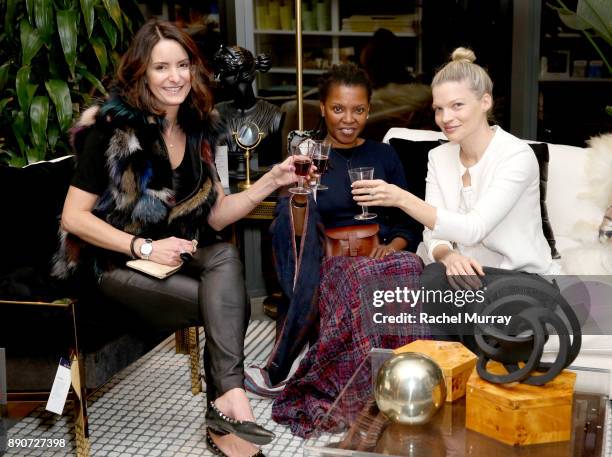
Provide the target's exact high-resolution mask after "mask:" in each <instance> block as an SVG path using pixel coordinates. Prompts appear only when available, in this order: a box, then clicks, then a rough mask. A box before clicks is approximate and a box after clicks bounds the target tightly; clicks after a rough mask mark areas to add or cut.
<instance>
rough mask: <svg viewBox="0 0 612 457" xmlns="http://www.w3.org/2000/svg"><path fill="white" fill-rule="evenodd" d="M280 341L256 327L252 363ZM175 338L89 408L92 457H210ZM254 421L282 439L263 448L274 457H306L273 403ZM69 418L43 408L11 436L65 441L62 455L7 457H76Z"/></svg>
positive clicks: (48, 451) (44, 452) (270, 329)
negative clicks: (272, 415)
mask: <svg viewBox="0 0 612 457" xmlns="http://www.w3.org/2000/svg"><path fill="white" fill-rule="evenodd" d="M273 338H274V323H273V322H272V321H253V322H252V323H251V325H250V326H249V330H248V333H247V344H246V357H247V363H249V362H250V361H258V360H265V359H266V357H267V355H268V353H269V351H270V349H271V347H272V342H273ZM173 344H174V337H171V338H169V339H168V340H167V341H166V342H164V343H162V344H161V345H160V346H158V347H157V348H156V349H155V350H153V351H152V352H151V353H149V354H148V355H146V356H145V357H143V358H141V359H140V360H139V361H138V362H136V363H134V364H132V365H131V366H130V367H128V368H127V369H125V370H123V371H122V372H120V373H119V374H117V375H116V376H115V377H114V378H113V379H112V381H111V382H110V383H109V384H107V385H106V386H104V388H103V389H102V390H101V391H100V392H98V393H96V394H95V395H94V398H93V399H92V402H91V403H90V406H89V424H90V433H91V454H92V456H94V457H98V456H109V457H123V456H164V457H165V456H179V457H191V456H194V457H195V456H208V455H212V454H211V453H210V452H209V451H207V450H206V444H205V441H204V407H205V398H206V397H205V395H204V394H200V395H197V396H193V395H192V394H191V390H190V385H191V384H190V378H189V364H188V358H187V356H186V355H181V354H176V353H175V351H174V346H173ZM252 406H253V409H254V413H255V417H257V418H259V420H260V421H261V422H266V421H267V423H268V426H269V427H270V428H272V429H273V430H274V432H275V433H276V435H277V439H276V440H275V441H274V442H273V443H272V444H270V445H268V446H265V447H264V452H265V453H266V455H267V456H269V457H284V456H295V455H301V453H302V451H301V447H302V440H301V439H298V438H295V437H293V436H292V435H291V434H290V433H289V430H288V428H286V427H283V426H280V425H278V424H275V423H274V422H272V421H271V420H270V419H269V418H270V413H271V402H270V401H269V400H263V399H253V400H252ZM71 426H72V423H71V418H70V417H67V416H62V417H58V416H55V415H53V414H51V413H49V412H47V411H44V409H43V408H39V409H37V410H36V411H34V412H33V413H32V414H30V415H29V416H28V417H26V418H24V419H23V420H21V421H20V422H18V423H17V424H16V425H14V426H13V427H11V428H10V429H9V431H8V438H9V439H11V438H50V439H62V438H63V439H65V440H66V447H64V448H57V447H56V448H52V447H46V448H27V449H24V448H22V449H17V448H13V449H9V450H8V451H7V453H6V455H7V456H23V457H36V456H44V457H52V456H53V457H55V456H65V455H74V440H73V436H72V431H71V430H72V428H71Z"/></svg>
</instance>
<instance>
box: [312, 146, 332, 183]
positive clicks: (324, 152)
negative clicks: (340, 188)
mask: <svg viewBox="0 0 612 457" xmlns="http://www.w3.org/2000/svg"><path fill="white" fill-rule="evenodd" d="M316 144H317V147H316V148H315V150H314V153H313V155H312V164H313V165H314V166H315V167H317V169H316V171H315V175H314V176H315V178H316V183H315V185H314V186H315V187H316V189H317V190H327V189H329V187H327V186H326V185H325V184H321V175H322V174H323V173H325V172H326V171H327V161H328V159H329V150H330V148H331V143H330V142H329V141H326V140H317V141H316Z"/></svg>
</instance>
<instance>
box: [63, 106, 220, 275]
mask: <svg viewBox="0 0 612 457" xmlns="http://www.w3.org/2000/svg"><path fill="white" fill-rule="evenodd" d="M182 110H183V108H182V107H181V110H179V114H178V122H179V124H180V125H181V128H182V129H183V131H184V132H185V133H186V135H187V142H186V150H185V154H190V155H191V163H192V164H193V173H194V176H195V182H196V183H197V185H196V186H195V187H194V188H193V191H191V192H190V193H189V194H188V195H187V197H185V198H183V199H182V200H181V201H178V202H177V201H175V192H174V190H173V188H174V187H175V186H173V179H174V175H173V171H172V169H171V166H170V160H169V157H168V152H167V150H166V147H165V144H164V142H163V139H162V136H161V132H162V124H163V120H162V119H160V118H157V117H154V116H147V115H146V114H145V113H143V112H142V111H139V110H137V109H135V108H133V107H131V106H129V105H127V104H126V103H125V102H124V101H123V100H122V99H120V98H118V97H114V98H112V99H110V100H109V101H107V102H106V103H104V104H103V105H101V106H96V107H92V108H90V109H88V110H87V111H86V112H85V113H84V114H83V116H81V118H80V120H79V121H78V122H77V124H76V125H75V127H74V128H73V132H72V133H73V146H74V148H75V151H76V153H77V161H78V158H79V155H80V153H82V148H83V145H84V143H85V139H86V138H87V135H89V134H90V133H92V131H93V130H94V129H95V130H97V133H98V134H100V133H101V136H102V138H108V141H104V142H103V145H102V146H100V153H101V154H104V155H105V163H106V172H107V173H108V178H109V179H108V187H107V189H106V191H104V193H103V194H102V195H100V198H99V199H98V201H97V203H96V205H95V207H94V209H93V211H92V212H93V214H95V215H96V216H98V217H99V218H101V219H102V220H104V221H106V222H108V223H109V224H111V225H112V226H113V227H116V228H118V229H120V230H122V231H124V232H127V233H130V234H133V235H138V236H141V237H143V238H152V239H154V240H155V239H161V238H165V237H168V236H177V237H181V238H185V239H189V240H191V239H198V240H200V242H205V241H206V240H203V238H206V236H207V235H208V237H209V238H210V234H211V232H212V229H210V227H209V226H208V224H207V218H208V215H209V213H210V210H211V208H212V206H213V205H214V203H215V201H216V199H217V192H216V189H215V186H214V176H215V173H216V171H215V169H214V166H213V159H212V157H213V153H212V151H213V148H214V146H215V145H216V144H217V139H218V137H219V134H220V132H221V131H222V128H221V127H222V126H221V124H220V122H219V121H218V120H217V117H216V116H215V115H214V114H213V115H211V116H210V118H209V120H208V122H204V123H202V122H198V123H196V122H195V121H194V119H195V116H191V115H190V113H188V112H183V111H182ZM125 261H126V256H125V255H122V254H119V253H116V252H112V251H109V250H105V249H101V248H97V247H94V246H92V245H89V244H88V243H85V242H84V241H83V240H81V239H79V238H78V237H76V236H74V235H72V234H69V233H67V232H66V231H64V230H62V229H60V247H59V249H58V251H57V253H56V254H55V256H54V258H53V268H52V274H53V275H54V276H56V277H58V278H63V279H67V278H69V277H70V276H72V274H73V273H75V271H76V270H77V267H78V269H79V270H80V269H81V268H87V269H88V270H90V271H91V269H93V273H94V274H95V275H96V276H99V275H100V274H101V273H102V272H104V271H107V270H109V269H112V268H115V267H117V266H120V265H123V264H124V263H125Z"/></svg>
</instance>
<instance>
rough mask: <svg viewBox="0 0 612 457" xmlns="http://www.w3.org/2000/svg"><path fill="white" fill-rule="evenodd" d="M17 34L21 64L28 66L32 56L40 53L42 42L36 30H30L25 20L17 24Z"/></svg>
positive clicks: (30, 27)
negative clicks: (19, 41) (18, 34)
mask: <svg viewBox="0 0 612 457" xmlns="http://www.w3.org/2000/svg"><path fill="white" fill-rule="evenodd" d="M19 32H20V37H21V52H22V56H21V62H22V64H24V65H29V64H30V62H31V61H32V59H33V58H34V56H35V55H36V54H37V53H38V51H40V48H41V47H42V45H43V41H42V39H41V37H40V33H38V30H36V29H34V28H32V26H31V25H30V23H29V22H28V21H27V20H26V19H22V20H21V21H20V22H19Z"/></svg>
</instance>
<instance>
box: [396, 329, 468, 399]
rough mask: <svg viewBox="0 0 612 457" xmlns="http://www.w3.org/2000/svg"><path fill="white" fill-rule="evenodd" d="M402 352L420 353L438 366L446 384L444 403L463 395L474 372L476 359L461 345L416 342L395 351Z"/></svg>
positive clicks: (429, 341) (446, 342) (426, 341)
mask: <svg viewBox="0 0 612 457" xmlns="http://www.w3.org/2000/svg"><path fill="white" fill-rule="evenodd" d="M402 352H420V353H421V354H425V355H427V356H429V357H431V358H432V359H433V360H435V362H436V363H437V364H438V365H440V368H441V369H442V373H443V374H444V380H445V382H446V401H455V400H457V399H459V398H461V397H463V396H464V395H465V387H466V384H467V381H468V379H469V377H470V375H471V374H472V371H474V367H475V366H476V360H477V357H476V356H475V355H474V353H473V352H472V351H470V350H469V349H467V348H466V347H465V346H463V345H462V344H461V343H455V342H452V341H432V340H416V341H413V342H412V343H410V344H407V345H405V346H402V347H401V348H398V349H396V350H395V353H396V354H401V353H402Z"/></svg>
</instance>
